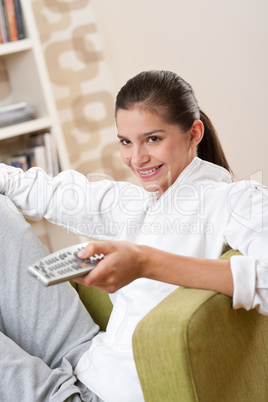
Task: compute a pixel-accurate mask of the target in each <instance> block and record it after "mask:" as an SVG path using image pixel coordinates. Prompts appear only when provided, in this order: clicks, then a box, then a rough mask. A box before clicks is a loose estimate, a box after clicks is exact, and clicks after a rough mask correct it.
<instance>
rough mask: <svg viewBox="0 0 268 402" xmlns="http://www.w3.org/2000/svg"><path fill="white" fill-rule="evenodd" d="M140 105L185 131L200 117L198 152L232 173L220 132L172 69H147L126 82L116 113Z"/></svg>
mask: <svg viewBox="0 0 268 402" xmlns="http://www.w3.org/2000/svg"><path fill="white" fill-rule="evenodd" d="M134 106H135V107H136V106H140V107H141V108H144V109H147V110H149V111H150V112H152V113H156V114H158V115H160V116H161V117H162V118H163V119H164V120H165V121H166V122H168V123H170V124H175V125H178V126H179V127H180V128H181V129H182V130H183V132H185V133H186V132H187V131H189V130H190V129H191V127H192V125H193V123H194V121H195V120H201V121H202V123H203V124H204V127H205V131H204V136H203V139H202V141H201V142H200V144H199V145H198V147H197V155H198V156H199V157H200V158H201V159H203V160H206V161H208V162H212V163H214V164H216V165H219V166H222V167H224V168H225V169H227V170H228V171H229V172H231V169H230V166H229V164H228V162H227V159H226V157H225V155H224V152H223V149H222V146H221V143H220V141H219V138H218V135H217V132H216V130H215V128H214V126H213V124H212V123H211V121H210V119H209V118H208V116H207V115H206V114H205V113H204V112H203V111H202V110H200V109H199V106H198V102H197V99H196V97H195V95H194V92H193V89H192V87H191V86H190V84H188V83H187V82H186V81H185V80H184V79H183V78H181V77H180V76H178V75H177V74H175V73H173V72H171V71H163V70H160V71H158V70H152V71H144V72H141V73H140V74H138V75H136V76H135V77H133V78H131V79H130V80H128V81H127V83H126V84H125V85H124V86H123V87H122V88H121V89H120V91H119V92H118V94H117V97H116V104H115V113H117V111H118V110H119V109H124V110H130V109H131V108H132V107H134Z"/></svg>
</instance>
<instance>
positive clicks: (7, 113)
mask: <svg viewBox="0 0 268 402" xmlns="http://www.w3.org/2000/svg"><path fill="white" fill-rule="evenodd" d="M35 118H36V113H35V110H34V108H33V107H32V106H29V105H27V103H26V102H20V103H15V104H13V105H8V106H3V107H1V108H0V128H3V127H7V126H12V125H13V124H18V123H23V122H25V121H29V120H33V119H35Z"/></svg>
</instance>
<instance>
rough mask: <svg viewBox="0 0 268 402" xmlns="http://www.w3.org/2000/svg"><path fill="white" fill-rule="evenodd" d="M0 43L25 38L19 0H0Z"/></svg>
mask: <svg viewBox="0 0 268 402" xmlns="http://www.w3.org/2000/svg"><path fill="white" fill-rule="evenodd" d="M0 23H1V24H0V25H1V39H2V42H1V43H6V42H14V41H17V40H19V39H24V38H25V31H24V26H23V18H22V12H21V6H20V0H0Z"/></svg>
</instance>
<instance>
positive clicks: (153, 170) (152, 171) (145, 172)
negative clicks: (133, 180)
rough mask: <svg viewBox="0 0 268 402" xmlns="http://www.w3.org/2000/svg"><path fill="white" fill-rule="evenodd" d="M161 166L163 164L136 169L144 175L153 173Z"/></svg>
mask: <svg viewBox="0 0 268 402" xmlns="http://www.w3.org/2000/svg"><path fill="white" fill-rule="evenodd" d="M161 166H163V165H159V166H155V167H153V168H152V169H147V170H139V169H137V171H138V172H139V174H140V175H142V176H146V175H148V174H151V173H154V172H155V171H156V170H158V169H160V168H161Z"/></svg>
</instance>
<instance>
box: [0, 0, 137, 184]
mask: <svg viewBox="0 0 268 402" xmlns="http://www.w3.org/2000/svg"><path fill="white" fill-rule="evenodd" d="M31 3H32V8H33V12H34V16H35V20H36V24H37V28H38V31H39V35H40V41H41V46H42V48H43V51H44V56H45V61H46V65H47V68H48V72H49V77H50V80H51V84H52V92H53V94H54V98H55V102H56V107H57V110H58V114H59V118H60V122H61V126H62V130H63V134H64V139H65V142H66V146H67V150H68V153H69V156H70V161H71V167H72V168H73V169H76V170H78V171H80V172H82V173H84V174H88V173H89V172H91V173H92V172H97V173H98V174H99V173H101V174H103V173H104V172H105V173H106V174H108V175H110V176H111V177H112V178H114V179H116V180H125V179H127V178H129V177H128V176H129V173H128V170H127V169H126V168H125V167H124V166H123V164H122V163H121V161H120V158H119V147H118V140H117V139H116V127H115V124H114V95H113V93H112V91H111V85H110V80H109V74H108V69H107V65H106V63H105V58H104V55H103V52H102V48H101V38H100V34H99V32H98V27H97V25H96V20H95V17H94V10H93V9H92V5H91V1H90V0H69V1H64V2H63V1H60V0H31ZM9 92H10V86H9V82H8V75H7V72H6V70H5V65H4V63H3V60H2V59H1V58H0V98H1V99H6V98H8V95H9ZM130 177H131V176H130Z"/></svg>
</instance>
